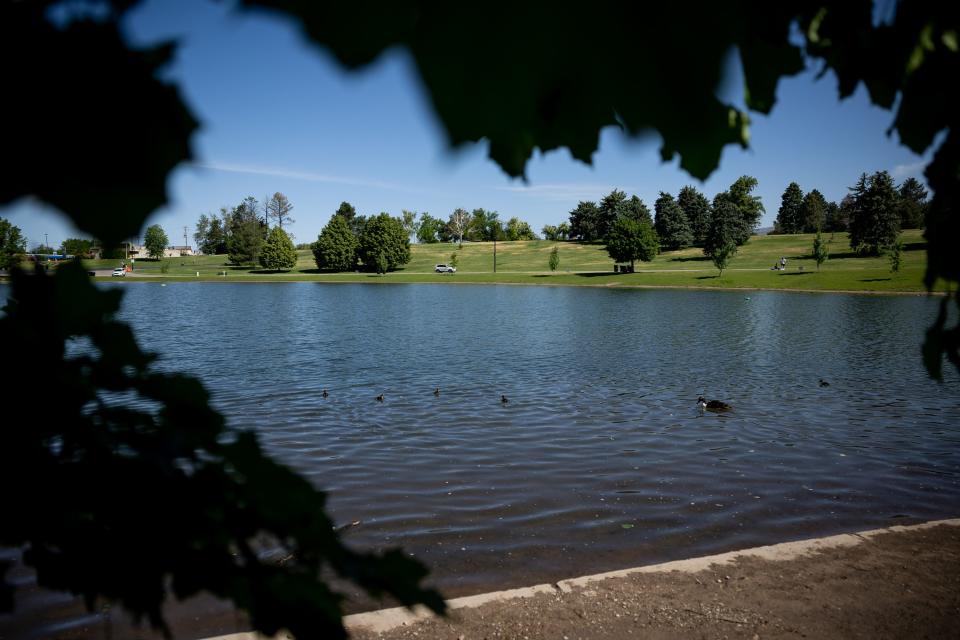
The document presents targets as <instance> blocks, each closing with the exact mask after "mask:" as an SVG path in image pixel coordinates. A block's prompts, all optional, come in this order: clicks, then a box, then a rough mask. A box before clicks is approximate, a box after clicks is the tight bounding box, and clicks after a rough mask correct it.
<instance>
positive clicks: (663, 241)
mask: <svg viewBox="0 0 960 640" xmlns="http://www.w3.org/2000/svg"><path fill="white" fill-rule="evenodd" d="M653 208H654V210H655V211H656V212H657V218H656V231H657V236H659V238H660V246H662V247H663V248H665V249H667V250H671V251H672V250H675V249H685V248H687V247H689V246H690V245H692V244H693V232H692V231H691V230H690V223H689V221H688V220H687V215H686V214H685V213H684V212H683V209H681V208H680V205H678V204H677V201H676V200H674V199H673V196H672V195H670V194H669V193H664V192H663V191H661V192H660V197H659V198H657V201H656V203H655V204H654V205H653Z"/></svg>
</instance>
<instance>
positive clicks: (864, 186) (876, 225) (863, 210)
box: [850, 171, 900, 255]
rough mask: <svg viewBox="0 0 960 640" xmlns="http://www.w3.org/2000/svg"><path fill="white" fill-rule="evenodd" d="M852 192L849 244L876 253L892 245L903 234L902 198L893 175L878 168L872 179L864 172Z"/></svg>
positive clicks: (860, 249)
mask: <svg viewBox="0 0 960 640" xmlns="http://www.w3.org/2000/svg"><path fill="white" fill-rule="evenodd" d="M852 192H853V199H854V206H853V211H852V212H851V214H852V217H851V219H850V247H851V248H852V249H854V250H855V251H857V252H865V253H869V254H872V255H877V254H878V253H880V251H881V250H883V249H884V248H885V247H889V246H891V245H892V244H893V243H894V242H895V241H896V239H897V235H898V234H899V233H900V211H899V201H900V197H899V194H897V190H896V188H895V187H894V184H893V178H891V177H890V174H889V173H887V172H886V171H878V172H877V173H874V174H873V175H872V176H870V178H869V179H868V178H867V177H866V174H864V175H862V176H861V177H860V180H859V181H858V182H857V184H856V186H854V187H853V188H852Z"/></svg>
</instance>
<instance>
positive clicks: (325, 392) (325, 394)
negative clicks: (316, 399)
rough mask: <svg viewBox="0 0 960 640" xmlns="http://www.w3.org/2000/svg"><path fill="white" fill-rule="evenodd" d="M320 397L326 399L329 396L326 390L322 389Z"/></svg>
mask: <svg viewBox="0 0 960 640" xmlns="http://www.w3.org/2000/svg"><path fill="white" fill-rule="evenodd" d="M320 395H321V396H322V397H324V398H326V397H327V396H329V395H330V394H329V393H327V390H326V389H324V390H323V393H321V394H320Z"/></svg>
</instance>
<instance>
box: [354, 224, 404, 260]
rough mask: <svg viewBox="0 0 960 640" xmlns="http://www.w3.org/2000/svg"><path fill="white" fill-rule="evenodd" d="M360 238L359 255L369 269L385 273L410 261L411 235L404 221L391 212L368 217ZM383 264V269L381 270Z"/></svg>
mask: <svg viewBox="0 0 960 640" xmlns="http://www.w3.org/2000/svg"><path fill="white" fill-rule="evenodd" d="M359 240H360V246H359V247H358V249H357V255H358V256H359V258H360V260H361V261H363V266H364V269H366V270H367V271H378V272H380V273H385V272H386V271H393V270H394V269H399V268H400V267H402V266H403V265H405V264H407V263H408V262H410V236H408V235H407V232H406V231H404V229H403V222H402V221H401V220H398V219H397V218H393V217H391V216H390V214H389V213H381V214H380V215H377V216H371V217H370V218H368V219H367V221H366V223H365V224H364V225H363V232H362V233H361V234H360V238H359ZM381 255H382V261H381ZM384 265H385V266H384ZM381 266H384V269H383V271H379V269H380V267H381Z"/></svg>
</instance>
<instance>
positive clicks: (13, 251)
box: [0, 218, 27, 271]
mask: <svg viewBox="0 0 960 640" xmlns="http://www.w3.org/2000/svg"><path fill="white" fill-rule="evenodd" d="M26 253H27V239H26V238H24V237H23V234H22V233H21V232H20V227H18V226H16V225H14V224H11V223H10V221H9V220H7V219H6V218H0V269H3V270H4V271H8V270H10V269H12V268H13V267H16V266H17V265H19V264H20V263H21V262H23V257H24V255H25V254H26Z"/></svg>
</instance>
